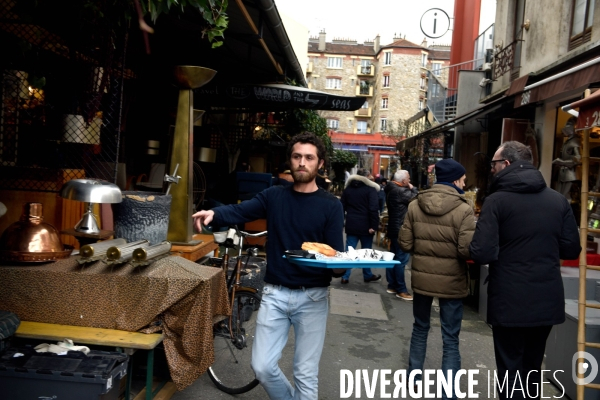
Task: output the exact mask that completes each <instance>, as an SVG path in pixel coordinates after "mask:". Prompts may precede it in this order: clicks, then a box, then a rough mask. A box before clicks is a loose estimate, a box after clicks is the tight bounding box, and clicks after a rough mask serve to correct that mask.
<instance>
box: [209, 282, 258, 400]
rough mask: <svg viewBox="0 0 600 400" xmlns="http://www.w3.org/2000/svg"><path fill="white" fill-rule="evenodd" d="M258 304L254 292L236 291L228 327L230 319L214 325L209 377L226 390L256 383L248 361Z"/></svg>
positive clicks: (233, 391)
mask: <svg viewBox="0 0 600 400" xmlns="http://www.w3.org/2000/svg"><path fill="white" fill-rule="evenodd" d="M259 306H260V298H259V296H257V295H256V294H254V293H253V292H246V291H236V293H235V299H234V302H233V310H231V312H232V318H231V321H232V322H231V325H232V326H231V329H230V328H229V318H226V319H224V320H222V321H220V322H218V323H217V324H215V327H214V346H215V362H214V363H213V365H212V366H210V368H209V369H208V376H209V377H210V379H211V380H212V381H213V383H214V384H215V385H216V386H217V388H219V389H220V390H222V391H223V392H225V393H229V394H240V393H245V392H247V391H249V390H251V389H253V388H254V387H255V386H256V385H258V380H257V379H256V378H255V376H254V371H253V370H252V366H251V365H250V361H251V359H252V344H253V342H254V334H255V331H256V317H257V315H258V307H259ZM232 335H233V338H232V337H231V336H232Z"/></svg>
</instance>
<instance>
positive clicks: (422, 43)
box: [421, 38, 427, 47]
mask: <svg viewBox="0 0 600 400" xmlns="http://www.w3.org/2000/svg"><path fill="white" fill-rule="evenodd" d="M421 46H422V47H427V38H423V41H422V42H421Z"/></svg>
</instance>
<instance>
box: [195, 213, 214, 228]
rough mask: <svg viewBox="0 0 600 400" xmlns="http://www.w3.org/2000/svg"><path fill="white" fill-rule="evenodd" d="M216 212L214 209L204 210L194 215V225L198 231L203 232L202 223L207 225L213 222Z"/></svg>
mask: <svg viewBox="0 0 600 400" xmlns="http://www.w3.org/2000/svg"><path fill="white" fill-rule="evenodd" d="M214 216H215V212H214V211H213V210H202V211H198V212H197V213H196V214H194V215H192V218H194V226H195V227H196V230H197V231H198V232H202V225H204V226H206V225H208V224H210V223H211V221H212V220H213V217H214Z"/></svg>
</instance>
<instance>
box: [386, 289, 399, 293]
mask: <svg viewBox="0 0 600 400" xmlns="http://www.w3.org/2000/svg"><path fill="white" fill-rule="evenodd" d="M386 292H388V293H389V294H398V292H397V291H396V290H395V289H388V290H386Z"/></svg>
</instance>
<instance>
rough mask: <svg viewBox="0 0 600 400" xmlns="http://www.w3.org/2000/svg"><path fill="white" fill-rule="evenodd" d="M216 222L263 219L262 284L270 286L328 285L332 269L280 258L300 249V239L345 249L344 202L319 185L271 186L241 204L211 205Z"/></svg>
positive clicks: (228, 224)
mask: <svg viewBox="0 0 600 400" xmlns="http://www.w3.org/2000/svg"><path fill="white" fill-rule="evenodd" d="M214 211H215V216H214V220H213V221H214V222H213V223H214V224H215V225H217V226H230V225H236V224H241V223H243V222H249V221H254V220H256V219H260V218H266V219H267V230H268V232H269V234H268V240H267V272H266V275H265V282H267V283H271V284H273V285H284V286H305V287H326V286H329V283H330V282H331V276H332V271H331V270H330V269H327V268H319V267H304V266H299V265H295V264H291V263H290V262H289V261H288V260H287V259H285V258H283V255H284V252H285V251H286V250H300V248H301V247H302V243H303V242H319V243H326V244H328V245H330V246H331V247H333V248H334V249H336V250H338V251H343V250H344V240H343V236H342V230H343V227H344V213H343V210H342V204H341V203H340V201H339V200H338V199H337V198H336V197H335V196H333V195H332V194H330V193H328V192H325V191H324V190H322V189H319V190H317V191H316V192H312V193H299V192H296V191H294V190H293V188H292V187H291V186H290V187H283V186H273V187H270V188H268V189H265V190H263V191H262V192H260V193H258V194H257V195H256V196H255V197H253V198H252V199H250V200H247V201H244V202H242V203H240V204H234V205H227V206H222V207H217V208H215V209H214Z"/></svg>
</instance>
